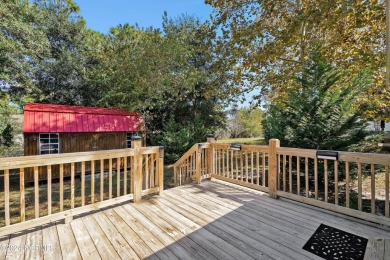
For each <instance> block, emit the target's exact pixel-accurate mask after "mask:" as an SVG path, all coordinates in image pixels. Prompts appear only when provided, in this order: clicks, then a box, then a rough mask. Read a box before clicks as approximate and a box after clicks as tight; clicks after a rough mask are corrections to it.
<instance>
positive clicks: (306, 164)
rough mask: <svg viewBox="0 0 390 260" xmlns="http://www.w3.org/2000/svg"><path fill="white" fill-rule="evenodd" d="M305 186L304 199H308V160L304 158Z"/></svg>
mask: <svg viewBox="0 0 390 260" xmlns="http://www.w3.org/2000/svg"><path fill="white" fill-rule="evenodd" d="M305 186H306V198H308V197H309V158H307V157H305Z"/></svg>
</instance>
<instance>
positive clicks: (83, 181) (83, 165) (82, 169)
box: [81, 162, 85, 206]
mask: <svg viewBox="0 0 390 260" xmlns="http://www.w3.org/2000/svg"><path fill="white" fill-rule="evenodd" d="M84 205H85V162H81V206H84Z"/></svg>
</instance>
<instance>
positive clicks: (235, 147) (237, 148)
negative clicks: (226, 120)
mask: <svg viewBox="0 0 390 260" xmlns="http://www.w3.org/2000/svg"><path fill="white" fill-rule="evenodd" d="M230 150H233V151H241V144H231V145H230Z"/></svg>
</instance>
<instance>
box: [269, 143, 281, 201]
mask: <svg viewBox="0 0 390 260" xmlns="http://www.w3.org/2000/svg"><path fill="white" fill-rule="evenodd" d="M278 147H280V141H279V139H270V140H269V154H268V189H269V197H270V198H273V199H277V198H278V195H277V182H278V180H277V176H278V168H279V167H278V159H277V154H276V148H278Z"/></svg>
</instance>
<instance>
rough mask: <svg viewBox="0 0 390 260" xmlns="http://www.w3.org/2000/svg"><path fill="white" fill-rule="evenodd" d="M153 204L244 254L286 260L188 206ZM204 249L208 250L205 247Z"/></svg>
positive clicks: (170, 201)
mask: <svg viewBox="0 0 390 260" xmlns="http://www.w3.org/2000/svg"><path fill="white" fill-rule="evenodd" d="M153 202H155V203H156V206H158V207H159V208H161V209H164V210H165V211H166V212H167V213H168V214H170V215H171V216H172V218H173V219H178V220H180V221H181V222H182V223H187V226H190V227H193V226H194V223H195V224H196V225H199V226H200V227H202V229H200V231H203V230H207V231H209V232H211V233H212V234H214V235H217V236H218V237H220V238H222V239H223V240H225V241H227V242H229V244H231V245H233V246H235V247H236V248H240V249H241V250H243V251H245V252H248V253H252V256H255V257H258V258H260V259H262V258H263V257H264V258H265V259H268V258H269V257H268V255H269V256H270V257H272V259H287V258H288V257H287V256H285V255H283V254H280V253H279V252H278V251H277V250H273V249H272V248H270V247H268V246H266V245H264V243H261V242H259V240H260V241H261V240H262V239H261V238H260V239H253V238H251V237H249V236H247V235H246V234H243V232H238V230H237V229H234V228H233V227H231V226H229V225H228V224H226V223H222V222H221V221H215V219H214V218H211V217H210V216H209V215H208V214H206V213H204V212H202V211H198V210H196V209H193V208H190V207H188V206H187V207H184V206H181V204H178V203H177V202H176V201H175V200H174V199H172V198H171V197H164V198H159V199H158V200H157V199H154V200H153ZM178 213H179V214H178ZM194 233H200V232H194ZM266 239H267V238H263V240H266ZM206 241H207V240H206ZM209 244H211V243H209ZM202 246H203V245H202ZM206 246H207V245H206ZM204 248H206V249H208V248H207V247H204ZM217 250H218V249H217ZM217 250H215V249H212V248H211V249H208V251H209V252H212V253H214V254H215V251H217ZM257 250H258V251H260V252H261V254H260V255H259V253H258V252H256V251H257ZM217 252H218V251H217ZM216 257H217V258H220V259H222V258H226V257H224V256H219V255H216Z"/></svg>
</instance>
